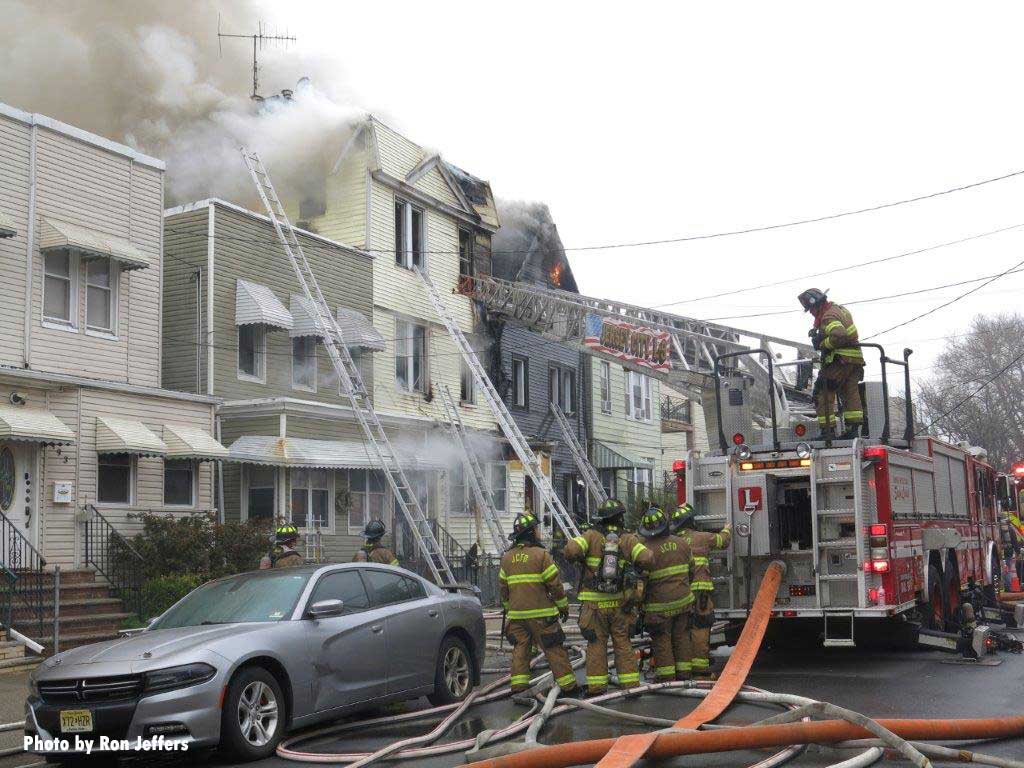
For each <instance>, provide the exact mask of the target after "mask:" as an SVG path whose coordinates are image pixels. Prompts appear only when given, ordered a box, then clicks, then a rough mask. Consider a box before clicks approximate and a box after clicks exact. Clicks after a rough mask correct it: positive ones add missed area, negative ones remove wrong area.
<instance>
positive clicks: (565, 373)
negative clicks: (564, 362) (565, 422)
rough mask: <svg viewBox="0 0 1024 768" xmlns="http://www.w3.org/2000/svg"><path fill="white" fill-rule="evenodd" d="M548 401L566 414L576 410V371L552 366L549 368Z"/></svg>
mask: <svg viewBox="0 0 1024 768" xmlns="http://www.w3.org/2000/svg"><path fill="white" fill-rule="evenodd" d="M548 399H549V400H550V401H551V402H552V403H554V404H555V405H557V406H558V407H559V408H561V409H562V411H563V412H564V413H574V412H575V410H576V370H575V369H574V368H564V367H562V366H558V365H552V366H550V367H549V368H548Z"/></svg>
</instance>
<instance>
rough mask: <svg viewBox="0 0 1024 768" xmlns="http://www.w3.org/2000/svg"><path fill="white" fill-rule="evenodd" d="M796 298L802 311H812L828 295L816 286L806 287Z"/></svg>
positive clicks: (822, 302)
mask: <svg viewBox="0 0 1024 768" xmlns="http://www.w3.org/2000/svg"><path fill="white" fill-rule="evenodd" d="M796 298H797V300H798V301H799V302H800V306H802V307H803V308H804V312H813V311H814V310H815V309H817V308H818V307H820V306H821V305H822V304H824V303H825V301H826V300H827V298H828V296H827V294H826V293H824V292H822V291H819V290H818V289H817V288H808V289H807V290H806V291H804V292H803V293H801V294H800V295H799V296H797V297H796Z"/></svg>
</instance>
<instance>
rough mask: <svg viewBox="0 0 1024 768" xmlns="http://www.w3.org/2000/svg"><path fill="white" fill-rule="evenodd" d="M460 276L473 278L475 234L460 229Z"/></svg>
mask: <svg viewBox="0 0 1024 768" xmlns="http://www.w3.org/2000/svg"><path fill="white" fill-rule="evenodd" d="M459 276H460V277H472V276H473V233H472V232H470V231H469V230H468V229H461V228H460V229H459Z"/></svg>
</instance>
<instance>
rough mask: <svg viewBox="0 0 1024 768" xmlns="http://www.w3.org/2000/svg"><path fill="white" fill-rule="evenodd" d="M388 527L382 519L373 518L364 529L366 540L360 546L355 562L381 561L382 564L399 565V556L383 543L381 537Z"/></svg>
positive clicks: (354, 558)
mask: <svg viewBox="0 0 1024 768" xmlns="http://www.w3.org/2000/svg"><path fill="white" fill-rule="evenodd" d="M386 532H387V529H386V528H385V527H384V523H383V522H382V521H380V520H371V521H370V522H368V523H367V524H366V527H365V528H364V529H363V538H364V539H365V540H366V542H365V543H364V544H363V546H362V547H360V548H359V549H358V550H357V551H356V554H355V556H354V557H353V558H352V560H353V562H357V563H380V564H381V565H398V558H397V557H395V553H394V552H392V551H391V550H390V549H388V548H387V547H385V546H384V545H383V544H381V541H380V540H381V539H382V538H383V537H384V534H385V533H386Z"/></svg>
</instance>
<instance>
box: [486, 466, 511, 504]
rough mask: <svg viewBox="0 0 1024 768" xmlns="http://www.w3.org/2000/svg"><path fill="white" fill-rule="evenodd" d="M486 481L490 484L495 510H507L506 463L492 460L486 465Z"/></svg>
mask: <svg viewBox="0 0 1024 768" xmlns="http://www.w3.org/2000/svg"><path fill="white" fill-rule="evenodd" d="M487 481H488V482H489V483H490V485H491V498H492V499H493V500H494V510H495V511H496V512H500V513H504V512H508V465H507V464H504V463H501V462H492V463H490V464H488V465H487Z"/></svg>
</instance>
